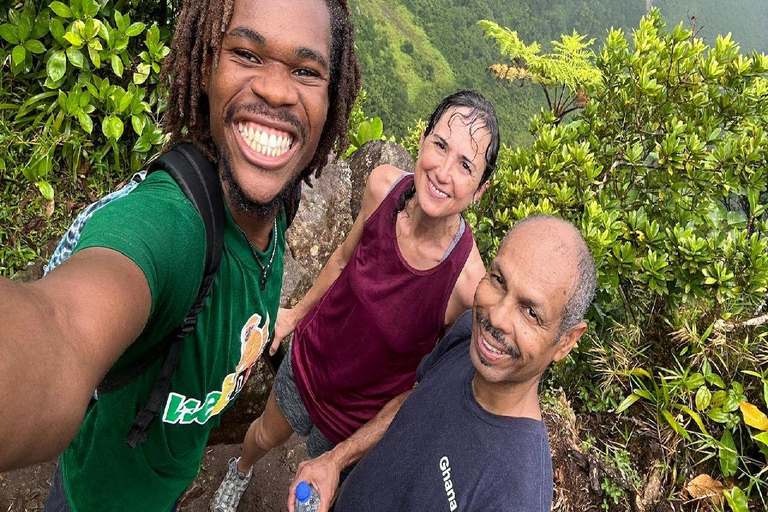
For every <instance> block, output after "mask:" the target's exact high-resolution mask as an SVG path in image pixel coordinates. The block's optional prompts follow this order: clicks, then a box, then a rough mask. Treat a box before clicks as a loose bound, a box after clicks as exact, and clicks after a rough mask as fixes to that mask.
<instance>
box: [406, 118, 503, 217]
mask: <svg viewBox="0 0 768 512" xmlns="http://www.w3.org/2000/svg"><path fill="white" fill-rule="evenodd" d="M471 112H472V111H471V109H469V108H468V107H456V108H451V109H449V110H447V111H446V112H445V114H443V116H442V117H441V118H440V120H439V121H438V122H437V124H435V128H434V130H433V131H432V133H430V134H427V135H424V136H422V138H421V143H420V146H419V158H418V159H417V160H416V172H415V174H414V182H415V188H416V194H417V195H418V198H419V205H420V206H421V208H422V209H423V210H424V212H425V213H426V214H427V215H429V216H431V217H444V216H450V215H455V214H457V213H460V212H462V211H464V210H465V209H466V208H467V206H469V205H470V204H471V203H472V201H475V200H477V199H479V198H480V196H481V195H482V193H483V191H484V190H485V188H486V186H487V183H485V184H483V185H480V181H481V180H482V177H483V171H484V170H485V151H486V148H487V147H488V144H489V143H490V140H491V135H490V132H489V131H488V130H487V129H486V128H484V127H483V121H482V120H477V119H472V118H473V117H474V116H472V115H471Z"/></svg>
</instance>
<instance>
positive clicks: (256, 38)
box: [227, 27, 267, 45]
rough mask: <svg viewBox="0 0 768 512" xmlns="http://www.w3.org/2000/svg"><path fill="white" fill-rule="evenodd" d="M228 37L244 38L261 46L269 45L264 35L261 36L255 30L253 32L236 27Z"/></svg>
mask: <svg viewBox="0 0 768 512" xmlns="http://www.w3.org/2000/svg"><path fill="white" fill-rule="evenodd" d="M227 35H229V36H231V37H244V38H246V39H250V40H251V41H253V42H254V43H256V44H260V45H265V44H267V40H266V39H265V38H264V36H263V35H261V34H259V33H258V32H256V31H255V30H251V29H249V28H246V27H235V28H233V29H232V30H230V31H229V33H228V34H227Z"/></svg>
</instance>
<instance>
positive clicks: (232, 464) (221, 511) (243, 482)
mask: <svg viewBox="0 0 768 512" xmlns="http://www.w3.org/2000/svg"><path fill="white" fill-rule="evenodd" d="M238 460H239V459H236V458H234V457H232V458H231V459H229V465H228V466H229V468H228V469H227V474H226V475H224V480H223V481H222V482H221V485H219V488H218V489H216V494H214V495H213V499H212V500H211V504H210V506H209V507H208V509H209V510H210V511H211V512H235V511H236V510H237V505H238V504H239V503H240V498H241V497H242V496H243V493H244V492H245V489H247V488H248V483H249V482H250V481H251V473H253V470H250V471H248V474H247V475H246V474H245V473H243V472H242V471H240V470H239V469H237V461H238Z"/></svg>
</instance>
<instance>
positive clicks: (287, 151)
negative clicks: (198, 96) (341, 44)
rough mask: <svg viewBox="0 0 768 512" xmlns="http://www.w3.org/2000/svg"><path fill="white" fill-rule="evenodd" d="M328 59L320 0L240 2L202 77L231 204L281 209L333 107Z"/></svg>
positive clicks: (327, 27) (324, 10)
mask: <svg viewBox="0 0 768 512" xmlns="http://www.w3.org/2000/svg"><path fill="white" fill-rule="evenodd" d="M330 58H331V30H330V15H329V11H328V8H327V6H326V4H325V2H324V1H323V0H270V1H268V2H264V1H260V0H236V1H235V6H234V12H233V14H232V20H231V21H230V24H229V27H227V31H226V33H225V35H224V38H223V40H222V45H221V53H220V55H219V60H218V63H217V64H216V65H212V66H211V70H210V72H209V73H208V74H207V76H206V77H204V83H205V84H206V86H207V94H208V100H209V107H210V119H211V133H212V135H213V139H214V141H215V143H216V146H217V148H218V151H219V156H220V159H221V165H220V167H222V168H221V169H220V172H222V177H223V181H224V183H225V194H226V195H227V199H228V201H229V203H230V205H231V206H235V207H236V208H237V206H238V203H239V202H241V201H242V200H247V201H250V202H252V203H254V204H256V205H267V210H276V208H270V206H271V205H273V204H274V203H275V199H276V198H279V197H280V193H281V192H282V191H284V190H285V189H286V188H287V187H290V186H291V185H292V184H293V183H294V181H295V179H296V178H297V176H298V175H299V173H300V172H301V171H302V170H303V169H305V168H306V167H307V165H308V164H309V162H310V161H311V160H312V157H313V155H314V153H315V150H316V149H317V144H318V141H319V140H320V135H321V133H322V131H323V127H324V125H325V119H326V116H327V113H328V105H329V99H328V85H329V76H330V69H329V62H330ZM238 195H239V196H242V198H243V199H241V200H239V201H238V200H235V201H233V199H232V198H233V196H238ZM233 203H234V204H233ZM241 209H242V208H241Z"/></svg>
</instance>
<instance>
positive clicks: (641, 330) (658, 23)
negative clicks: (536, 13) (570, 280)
mask: <svg viewBox="0 0 768 512" xmlns="http://www.w3.org/2000/svg"><path fill="white" fill-rule="evenodd" d="M500 38H502V39H503V36H499V37H497V40H498V42H499V44H500V45H502V44H503V40H502V39H500ZM516 64H518V63H516ZM524 65H525V63H524V62H523V66H524ZM595 65H596V66H597V68H598V69H599V70H600V73H601V75H602V79H601V80H600V82H599V83H598V84H597V85H594V86H590V85H588V84H586V85H585V87H586V88H585V92H586V94H587V96H588V98H589V101H588V102H587V104H586V106H585V108H584V109H583V110H582V111H581V112H580V113H579V114H578V115H577V116H576V117H575V118H574V119H573V120H572V121H571V122H569V123H567V124H565V123H560V124H558V121H559V118H558V117H557V116H556V115H555V114H554V113H553V112H552V111H546V110H543V111H542V112H541V114H540V115H538V116H536V117H535V118H534V119H533V120H532V122H531V126H530V128H531V133H532V134H533V136H534V138H535V141H534V143H533V145H532V146H531V147H528V148H523V149H516V150H511V149H508V148H504V149H503V151H502V153H501V155H500V157H499V170H498V172H497V174H496V176H495V178H494V180H493V186H492V189H491V190H489V193H486V194H485V195H484V197H483V199H482V201H481V205H480V207H479V208H478V210H477V211H476V212H475V214H474V217H473V222H474V224H475V226H476V230H475V233H476V236H477V240H478V245H479V246H480V252H481V253H482V254H486V255H490V254H491V253H492V252H495V249H496V248H497V247H498V245H499V242H500V240H501V238H502V237H503V235H504V233H505V232H506V231H507V230H508V229H509V227H510V226H511V225H512V224H513V223H514V222H515V221H516V220H517V219H521V218H524V217H526V216H528V215H531V214H533V213H552V214H556V215H559V216H561V217H563V218H566V219H568V220H571V221H573V222H574V223H575V224H576V225H577V226H578V227H579V228H580V229H581V232H582V233H583V234H584V235H585V238H586V240H587V242H588V244H589V246H590V248H591V250H592V252H593V254H594V256H595V259H596V263H597V267H598V278H599V284H598V293H597V299H596V302H595V304H594V306H593V308H592V309H591V311H590V314H589V319H590V321H591V322H590V323H591V325H593V326H594V329H593V330H592V331H591V335H590V337H589V339H587V340H585V341H583V342H582V343H581V344H580V346H579V347H578V349H577V350H576V351H575V352H574V353H573V356H572V357H571V358H570V363H569V365H568V367H567V368H564V371H563V372H562V373H560V374H558V375H557V376H556V377H555V378H557V379H559V380H560V381H561V382H560V384H562V385H564V386H571V389H572V390H573V392H572V393H571V396H577V395H578V391H577V388H579V387H583V386H585V384H584V382H587V383H589V382H593V381H595V382H598V383H599V384H598V387H600V388H601V389H609V388H611V387H612V386H614V385H618V386H621V387H623V389H624V390H625V395H626V398H625V400H624V401H623V402H622V403H621V404H620V405H619V404H615V403H613V404H610V405H611V406H612V408H615V409H616V413H621V412H622V411H624V410H626V409H628V408H630V407H631V408H632V409H633V411H632V412H633V414H634V415H635V417H637V416H638V415H640V417H641V418H643V419H645V421H647V422H649V423H652V424H657V425H658V426H659V427H660V428H661V429H668V430H670V432H674V433H673V434H671V438H672V440H673V441H672V444H673V445H676V447H677V449H678V450H679V455H678V456H677V457H676V459H675V461H674V464H675V466H676V468H677V470H678V471H680V472H682V474H683V475H684V476H686V475H687V476H690V475H689V473H690V472H692V471H693V466H694V465H696V464H699V463H703V464H704V465H702V466H700V467H698V468H697V471H705V470H706V469H705V468H708V469H709V470H710V471H712V472H719V473H720V474H721V475H722V477H726V478H729V479H733V480H732V482H734V483H735V484H736V486H737V487H736V488H734V489H733V490H731V491H729V492H730V494H729V495H728V496H727V497H726V498H727V499H728V502H729V503H730V504H731V507H732V508H733V510H739V511H740V510H746V509H745V508H744V509H742V508H739V506H740V505H739V503H740V501H739V499H740V498H739V499H736V498H733V497H734V496H736V497H738V496H740V495H739V493H740V492H742V490H743V491H744V495H746V496H748V497H749V498H750V499H752V500H754V501H755V502H757V501H761V503H762V504H763V506H764V505H765V503H766V501H765V500H766V498H765V496H766V494H765V493H766V491H768V484H766V481H765V479H764V477H763V476H762V475H763V471H764V468H765V464H766V461H767V460H768V443H766V441H768V434H766V433H765V432H764V431H766V430H768V418H766V419H765V420H763V419H764V418H765V415H763V413H762V412H760V409H762V410H765V408H766V406H768V371H765V370H763V367H764V365H765V363H766V361H768V350H767V349H766V344H765V341H766V329H765V326H764V323H765V322H763V324H762V325H761V321H762V320H761V318H762V317H759V318H757V319H756V320H755V321H753V322H752V323H745V322H744V319H746V318H750V317H753V316H757V315H760V314H762V313H764V312H765V310H766V291H767V290H768V214H767V213H766V202H768V193H767V191H766V186H767V184H768V110H767V109H766V108H765V106H766V104H768V79H767V78H768V57H766V56H765V55H759V54H753V55H751V56H749V57H745V56H743V55H740V54H739V47H738V46H737V45H736V44H735V43H734V42H733V41H731V40H730V38H729V37H725V38H722V37H721V38H718V40H717V42H716V44H715V45H714V47H708V46H706V45H705V44H704V43H703V42H702V41H701V40H699V39H697V38H695V37H694V35H693V34H692V32H691V31H689V30H686V29H684V28H683V26H682V25H679V26H677V27H675V28H674V30H672V31H671V32H669V31H667V29H666V26H665V24H664V23H663V21H662V20H661V17H660V15H659V13H658V11H657V10H653V11H651V12H650V13H649V14H648V15H647V16H646V17H645V18H644V19H643V20H642V21H641V23H640V28H639V30H636V31H635V32H634V34H633V36H632V45H631V46H630V42H629V41H628V40H627V38H626V37H625V35H624V34H623V32H621V31H618V30H613V31H611V32H610V33H609V34H608V36H607V39H606V42H605V44H604V46H603V48H602V50H601V51H600V53H599V55H598V56H596V58H595ZM593 391H596V388H595V389H594V390H593ZM607 395H608V396H610V394H607ZM751 404H757V405H758V407H755V406H754V405H751ZM707 460H710V462H711V461H713V460H714V461H719V464H718V465H717V467H708V466H707V465H706V461H707ZM715 476H716V475H715ZM739 488H740V489H741V490H739Z"/></svg>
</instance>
